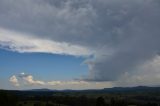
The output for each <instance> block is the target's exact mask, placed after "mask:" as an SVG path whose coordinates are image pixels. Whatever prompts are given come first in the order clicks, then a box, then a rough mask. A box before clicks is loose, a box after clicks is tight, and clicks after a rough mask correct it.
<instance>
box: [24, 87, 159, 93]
mask: <svg viewBox="0 0 160 106" xmlns="http://www.w3.org/2000/svg"><path fill="white" fill-rule="evenodd" d="M25 91H37V92H102V93H105V92H106V93H107V92H108V93H109V92H146V91H159V92H160V87H148V86H136V87H113V88H104V89H87V90H72V89H66V90H52V89H47V88H43V89H31V90H25Z"/></svg>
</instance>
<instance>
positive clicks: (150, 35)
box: [0, 0, 160, 81]
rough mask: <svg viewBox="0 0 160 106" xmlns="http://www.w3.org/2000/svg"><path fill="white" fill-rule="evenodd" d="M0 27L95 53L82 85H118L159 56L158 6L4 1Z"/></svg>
mask: <svg viewBox="0 0 160 106" xmlns="http://www.w3.org/2000/svg"><path fill="white" fill-rule="evenodd" d="M0 27H3V28H6V29H10V30H15V31H17V32H24V33H32V34H31V35H35V36H36V37H40V38H45V39H53V40H54V41H58V42H67V43H69V44H71V45H81V46H85V47H86V48H88V49H91V50H94V51H95V53H94V58H93V59H87V60H86V61H87V62H86V63H87V64H88V66H89V69H90V70H89V73H90V74H89V75H88V76H86V77H87V78H84V79H83V80H89V81H109V80H118V79H119V78H120V77H121V76H122V75H123V74H124V73H125V72H130V71H136V69H137V68H138V67H139V66H141V65H143V64H144V63H145V62H146V61H148V60H151V59H152V58H154V57H155V56H156V53H157V52H159V50H160V47H159V44H160V43H159V41H160V35H159V34H160V31H159V28H160V3H159V1H158V0H134V1H133V0H132V1H131V0H81V1H80V0H38V1H33V0H1V1H0Z"/></svg>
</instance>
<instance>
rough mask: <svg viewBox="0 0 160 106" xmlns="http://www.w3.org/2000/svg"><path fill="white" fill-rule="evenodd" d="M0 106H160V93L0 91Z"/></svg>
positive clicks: (149, 91)
mask: <svg viewBox="0 0 160 106" xmlns="http://www.w3.org/2000/svg"><path fill="white" fill-rule="evenodd" d="M158 89H159V88H158ZM0 106H160V91H159V90H147V91H145V90H142V91H140V90H136V91H130V90H128V91H126V90H125V91H120V90H118V91H116V90H114V91H107V92H104V91H103V92H102V91H97V90H88V91H87V90H86V91H5V90H0Z"/></svg>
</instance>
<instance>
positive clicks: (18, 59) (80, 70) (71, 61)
mask: <svg viewBox="0 0 160 106" xmlns="http://www.w3.org/2000/svg"><path fill="white" fill-rule="evenodd" d="M0 54H1V55H0V60H1V61H0V70H1V74H0V78H1V80H3V81H6V82H7V84H9V78H10V77H11V76H12V75H14V74H19V73H22V72H24V73H27V74H31V75H33V76H34V77H35V78H36V79H39V80H43V81H51V80H72V79H75V78H79V77H81V76H83V75H86V74H87V73H88V71H87V65H85V64H83V61H84V58H83V57H74V56H69V55H56V54H48V53H17V52H13V51H8V50H4V49H0ZM9 85H10V84H9Z"/></svg>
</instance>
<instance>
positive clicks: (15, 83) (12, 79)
mask: <svg viewBox="0 0 160 106" xmlns="http://www.w3.org/2000/svg"><path fill="white" fill-rule="evenodd" d="M9 81H10V82H11V83H12V84H13V85H14V86H19V82H18V80H17V77H16V76H15V75H13V76H12V77H10V79H9Z"/></svg>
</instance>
